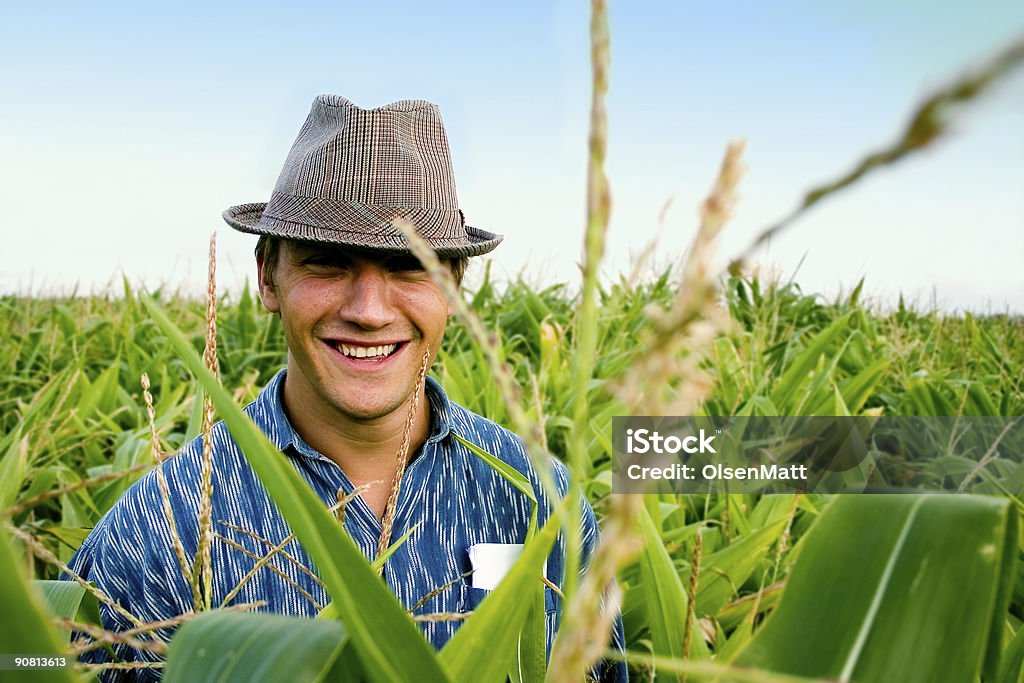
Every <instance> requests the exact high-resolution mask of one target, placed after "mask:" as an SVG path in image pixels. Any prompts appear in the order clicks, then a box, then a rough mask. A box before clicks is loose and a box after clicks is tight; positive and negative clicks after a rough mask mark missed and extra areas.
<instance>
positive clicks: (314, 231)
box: [221, 202, 505, 258]
mask: <svg viewBox="0 0 1024 683" xmlns="http://www.w3.org/2000/svg"><path fill="white" fill-rule="evenodd" d="M266 206H267V204H266V202H262V203H256V204H239V205H238V206H232V207H230V208H228V209H226V210H225V211H224V213H223V214H221V215H222V216H223V218H224V222H225V223H227V224H228V225H230V226H231V227H232V228H234V229H235V230H239V231H241V232H247V233H251V234H254V235H272V236H274V237H282V238H285V239H295V240H303V241H307V242H326V243H330V244H341V245H346V246H351V247H359V248H361V249H370V250H374V251H381V252H387V253H408V252H409V246H408V245H407V244H406V243H405V238H404V237H403V236H402V234H401V233H400V232H397V231H395V230H393V229H390V230H387V231H381V230H377V231H368V230H366V229H361V230H345V229H340V228H334V227H325V226H318V225H308V224H305V223H297V222H294V221H289V220H283V219H280V218H272V217H270V216H264V215H263V210H264V209H265V208H266ZM503 239H505V238H504V236H503V235H497V234H495V233H492V232H487V231H486V230H481V229H480V228H474V227H471V226H469V225H467V226H466V237H465V238H461V237H460V238H427V239H426V241H427V244H429V245H430V246H431V247H432V248H433V249H434V251H435V252H436V253H437V255H438V256H440V257H444V258H458V257H469V256H480V255H483V254H486V253H488V252H490V251H493V250H494V248H495V247H497V246H498V245H499V244H501V242H502V240H503Z"/></svg>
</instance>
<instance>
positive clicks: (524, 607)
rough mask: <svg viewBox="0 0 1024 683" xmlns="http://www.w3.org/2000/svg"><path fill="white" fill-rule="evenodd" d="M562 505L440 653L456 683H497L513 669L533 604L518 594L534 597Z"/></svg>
mask: <svg viewBox="0 0 1024 683" xmlns="http://www.w3.org/2000/svg"><path fill="white" fill-rule="evenodd" d="M566 506H567V502H566V500H565V499H563V500H562V502H561V503H559V507H560V508H563V509H560V510H558V511H557V513H556V514H553V515H552V516H551V518H550V519H548V522H547V524H545V525H544V527H543V528H542V529H541V530H540V531H539V532H538V533H537V534H536V535H535V536H534V537H533V539H531V540H530V541H528V542H527V543H526V544H525V546H524V547H523V554H522V555H520V556H519V559H518V560H516V563H515V564H514V565H512V568H511V569H510V570H509V572H508V574H506V575H505V578H504V579H502V581H501V583H499V584H498V587H497V588H496V589H494V592H493V593H491V594H490V595H488V596H487V597H486V598H485V599H484V601H483V602H482V603H481V604H480V607H479V608H478V609H477V610H476V611H475V612H473V616H471V617H470V618H469V619H467V620H466V622H465V623H464V624H463V625H462V627H461V628H459V630H458V631H456V632H455V636H454V637H452V639H451V640H450V641H448V644H447V645H445V647H444V649H443V650H441V661H442V662H444V664H445V665H446V667H447V669H448V671H450V672H451V674H452V677H453V678H454V679H455V680H456V681H460V682H461V681H466V682H467V683H468V682H472V683H477V682H478V681H481V682H485V681H495V682H496V683H501V682H502V681H504V680H505V677H506V675H507V674H508V672H509V671H511V670H512V669H513V668H514V667H515V662H516V651H517V643H518V641H519V638H520V629H521V626H522V624H524V622H525V621H526V619H527V616H528V612H529V610H530V609H531V605H532V603H533V601H531V600H523V595H531V596H534V595H536V593H535V592H534V590H533V589H535V588H536V586H537V584H539V583H540V576H541V573H542V571H543V566H544V562H545V561H546V560H547V557H548V553H550V552H551V547H552V546H553V545H554V543H555V537H556V536H557V535H558V528H559V527H558V519H559V517H560V516H561V514H562V513H564V508H565V507H566ZM520 678H522V680H529V679H526V678H523V677H522V676H520Z"/></svg>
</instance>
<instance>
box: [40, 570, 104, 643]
mask: <svg viewBox="0 0 1024 683" xmlns="http://www.w3.org/2000/svg"><path fill="white" fill-rule="evenodd" d="M32 584H33V585H34V586H35V587H36V588H38V589H39V592H40V593H41V594H42V596H43V599H44V600H46V604H47V607H49V609H50V612H51V613H52V614H53V615H54V616H57V617H61V618H63V619H73V620H74V621H77V622H78V623H85V624H93V625H95V626H100V627H102V625H103V622H102V621H101V620H100V604H99V601H98V600H96V596H95V595H93V594H92V593H90V592H89V591H87V590H85V587H84V586H82V585H79V584H77V583H72V582H71V581H33V582H32ZM64 642H65V643H70V642H71V632H70V631H68V632H67V634H66V638H64Z"/></svg>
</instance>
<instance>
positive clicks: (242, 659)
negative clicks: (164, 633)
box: [164, 610, 345, 683]
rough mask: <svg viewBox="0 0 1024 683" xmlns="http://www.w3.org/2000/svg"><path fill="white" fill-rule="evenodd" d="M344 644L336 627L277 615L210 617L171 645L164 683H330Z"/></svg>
mask: <svg viewBox="0 0 1024 683" xmlns="http://www.w3.org/2000/svg"><path fill="white" fill-rule="evenodd" d="M344 641H345V629H344V628H343V627H342V625H341V624H340V623H338V622H337V621H332V620H325V619H304V618H301V617H286V616H282V615H280V614H245V613H239V612H222V611H217V610H215V611H212V612H208V613H206V614H201V615H199V616H198V617H196V618H195V619H192V620H191V621H189V622H188V623H186V624H185V625H184V626H182V627H181V628H180V629H178V631H177V633H176V634H175V636H174V638H173V639H172V640H171V646H170V649H169V650H168V653H167V669H166V672H165V674H164V680H165V681H166V682H167V683H223V682H225V681H238V682H239V683H241V682H242V681H245V682H246V683H277V682H278V681H288V682H289V683H317V682H319V681H324V680H336V678H335V677H331V678H328V675H329V674H330V672H331V669H332V665H333V664H334V662H335V660H336V659H337V657H338V655H339V653H340V652H341V649H342V645H343V644H344Z"/></svg>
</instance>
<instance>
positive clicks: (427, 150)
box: [223, 95, 503, 257]
mask: <svg viewBox="0 0 1024 683" xmlns="http://www.w3.org/2000/svg"><path fill="white" fill-rule="evenodd" d="M223 216H224V220H225V221H227V223H228V225H230V226H231V227H233V228H235V229H236V230H241V231H242V232H250V233H255V234H259V235H274V236H277V237H285V238H290V239H299V240H309V241H315V242H330V243H334V244H342V245H347V246H352V247H360V248H364V249H374V250H380V251H387V252H407V251H409V248H408V246H407V245H406V243H405V238H404V236H403V235H402V232H401V231H400V230H399V229H398V228H397V227H396V226H395V225H394V222H395V220H396V219H399V218H402V219H405V220H407V221H409V222H410V223H412V224H413V225H414V226H415V227H416V229H417V231H418V232H419V234H420V236H422V237H423V239H424V240H425V241H426V242H427V243H428V244H429V245H430V246H431V247H433V248H434V250H435V251H436V252H437V255H438V256H441V257H460V256H478V255H480V254H486V253H487V252H489V251H491V250H492V249H494V248H495V247H496V246H498V244H499V243H500V242H501V240H502V239H503V237H502V236H501V235H495V234H493V233H490V232H487V231H485V230H481V229H479V228H474V227H470V226H468V225H466V221H465V218H464V216H463V214H462V211H460V210H459V204H458V199H457V197H456V194H455V172H454V170H453V169H452V159H451V150H450V149H449V147H448V136H447V135H446V134H445V131H444V123H443V122H442V121H441V112H440V111H439V110H438V108H437V105H434V104H431V103H430V102H426V101H424V100H402V101H400V102H395V103H393V104H388V105H385V106H383V107H377V108H376V109H362V108H360V107H357V106H356V105H354V104H353V103H352V102H350V101H349V100H347V99H345V98H344V97H340V96H338V95H320V96H319V97H317V98H316V99H315V100H314V101H313V107H312V109H311V110H310V112H309V117H308V118H307V119H306V123H305V124H304V125H303V126H302V130H300V131H299V135H298V137H297V138H296V139H295V143H294V144H293V145H292V148H291V151H290V152H289V153H288V158H287V160H286V161H285V163H284V169H282V171H281V175H280V177H278V179H277V185H276V186H275V187H274V191H273V193H272V194H271V196H270V201H269V202H266V203H257V204H241V205H238V206H232V207H231V208H229V209H227V210H226V211H225V212H224V214H223Z"/></svg>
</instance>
